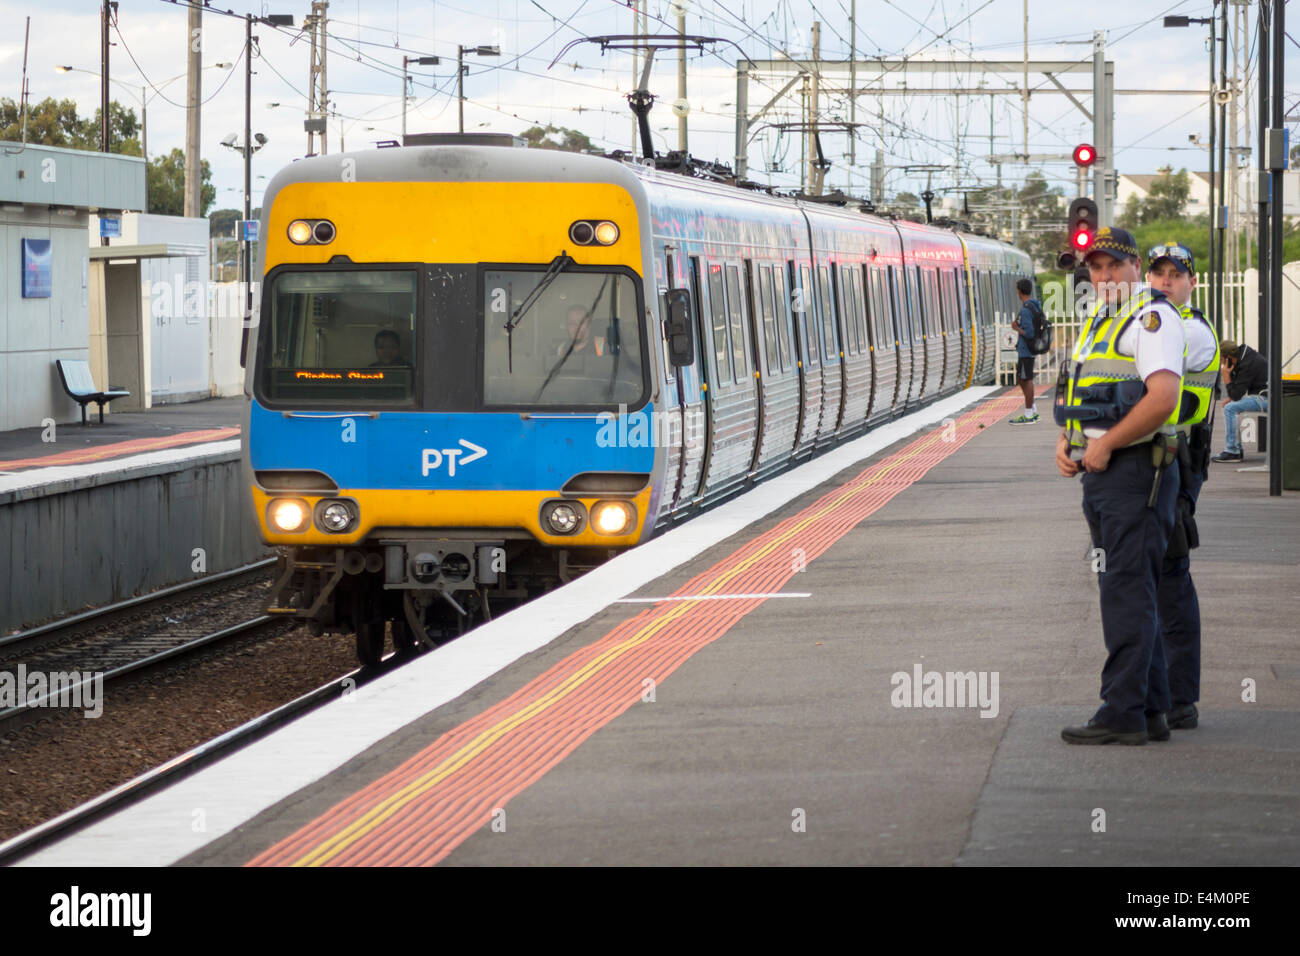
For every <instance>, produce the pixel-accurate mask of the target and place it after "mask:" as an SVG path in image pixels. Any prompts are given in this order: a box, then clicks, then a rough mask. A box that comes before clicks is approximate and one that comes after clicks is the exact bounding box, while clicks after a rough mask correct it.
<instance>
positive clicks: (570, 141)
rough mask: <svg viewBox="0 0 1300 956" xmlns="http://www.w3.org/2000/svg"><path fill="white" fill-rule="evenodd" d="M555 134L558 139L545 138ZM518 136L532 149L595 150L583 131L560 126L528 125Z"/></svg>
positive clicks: (568, 151)
mask: <svg viewBox="0 0 1300 956" xmlns="http://www.w3.org/2000/svg"><path fill="white" fill-rule="evenodd" d="M552 134H556V135H558V136H559V137H560V139H559V140H558V141H557V140H554V139H547V137H548V136H551V135H552ZM519 136H520V137H521V138H522V139H523V140H524V141H525V142H527V143H528V145H529V146H531V147H533V148H534V149H561V150H564V151H565V152H567V153H585V152H588V151H591V150H595V149H596V147H595V145H594V144H593V143H592V142H591V140H590V139H589V138H588V137H587V135H586V134H585V133H580V132H578V131H577V130H576V129H565V128H564V127H562V126H530V127H529V128H528V129H526V130H524V131H523V132H522V133H520V134H519Z"/></svg>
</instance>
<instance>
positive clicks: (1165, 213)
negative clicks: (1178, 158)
mask: <svg viewBox="0 0 1300 956" xmlns="http://www.w3.org/2000/svg"><path fill="white" fill-rule="evenodd" d="M1191 191H1192V181H1191V177H1190V176H1189V175H1188V174H1187V170H1186V169H1180V170H1178V172H1176V173H1175V172H1174V171H1173V168H1172V167H1170V166H1166V167H1165V168H1164V169H1162V170H1160V175H1159V176H1157V177H1156V178H1155V179H1153V180H1152V181H1151V188H1149V189H1148V190H1147V198H1146V199H1139V198H1138V197H1137V196H1130V197H1129V201H1128V202H1127V203H1125V204H1124V211H1123V213H1121V214H1120V216H1119V218H1118V219H1117V220H1116V225H1118V226H1122V227H1123V228H1125V229H1129V230H1132V229H1134V228H1136V227H1138V226H1145V225H1148V224H1150V223H1157V222H1164V221H1168V220H1181V219H1182V216H1183V211H1184V210H1185V209H1186V208H1187V197H1188V195H1189V194H1190V193H1191Z"/></svg>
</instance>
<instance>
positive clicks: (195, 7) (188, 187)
mask: <svg viewBox="0 0 1300 956" xmlns="http://www.w3.org/2000/svg"><path fill="white" fill-rule="evenodd" d="M202 37H203V5H202V3H201V2H200V0H190V10H189V32H188V34H187V36H186V54H187V56H186V71H185V72H186V80H185V202H184V212H185V216H186V217H188V218H191V219H192V218H197V217H199V216H202V215H203V200H202V189H203V175H202V163H201V155H200V153H201V150H202V147H201V145H200V143H201V139H200V132H201V114H202V109H201V107H202V103H203V43H202ZM140 103H141V106H140V112H141V113H144V110H145V105H144V95H143V93H142V94H141V99H140ZM146 162H148V160H147V159H146Z"/></svg>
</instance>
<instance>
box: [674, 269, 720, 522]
mask: <svg viewBox="0 0 1300 956" xmlns="http://www.w3.org/2000/svg"><path fill="white" fill-rule="evenodd" d="M686 278H687V281H688V282H689V283H690V286H689V287H690V290H691V307H692V310H693V311H694V313H695V330H696V343H695V364H694V365H692V366H691V369H692V372H693V373H694V374H693V376H692V378H693V380H694V381H693V382H690V383H687V382H686V381H684V382H683V391H685V388H686V387H687V385H688V384H693V385H694V396H692V395H690V394H689V393H687V395H686V399H687V400H686V403H685V405H684V406H683V413H684V414H683V425H684V427H683V429H682V430H683V432H684V436H683V438H684V441H685V442H686V444H687V445H688V446H689V445H690V444H691V438H692V437H693V436H694V437H695V446H696V447H695V449H694V451H693V454H692V452H690V451H688V454H687V457H686V461H685V462H684V464H685V465H686V467H684V468H683V474H682V490H681V501H682V503H683V504H687V503H692V502H698V501H699V500H701V498H702V497H703V495H704V477H705V475H706V474H707V473H708V470H709V461H710V459H711V458H712V456H713V408H712V405H711V403H710V401H709V385H710V383H711V382H713V381H715V380H716V377H717V372H716V371H715V370H714V364H713V363H714V354H713V337H712V334H711V332H712V329H711V326H710V318H709V313H708V311H707V299H706V292H705V283H704V273H703V264H702V263H701V262H700V259H699V257H698V256H691V257H690V266H689V268H688V269H687V273H686ZM692 397H694V399H695V402H694V407H695V409H696V410H695V412H694V413H693V414H687V412H688V410H690V409H691V405H692V403H691V398H692ZM692 458H693V461H692ZM692 465H693V466H694V467H691V466H692Z"/></svg>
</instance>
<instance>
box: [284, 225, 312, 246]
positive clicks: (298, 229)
mask: <svg viewBox="0 0 1300 956" xmlns="http://www.w3.org/2000/svg"><path fill="white" fill-rule="evenodd" d="M289 241H290V242H293V243H296V244H298V245H300V246H301V245H302V244H303V243H307V242H311V223H309V222H308V221H307V220H306V219H295V220H294V221H293V222H291V223H289Z"/></svg>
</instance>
